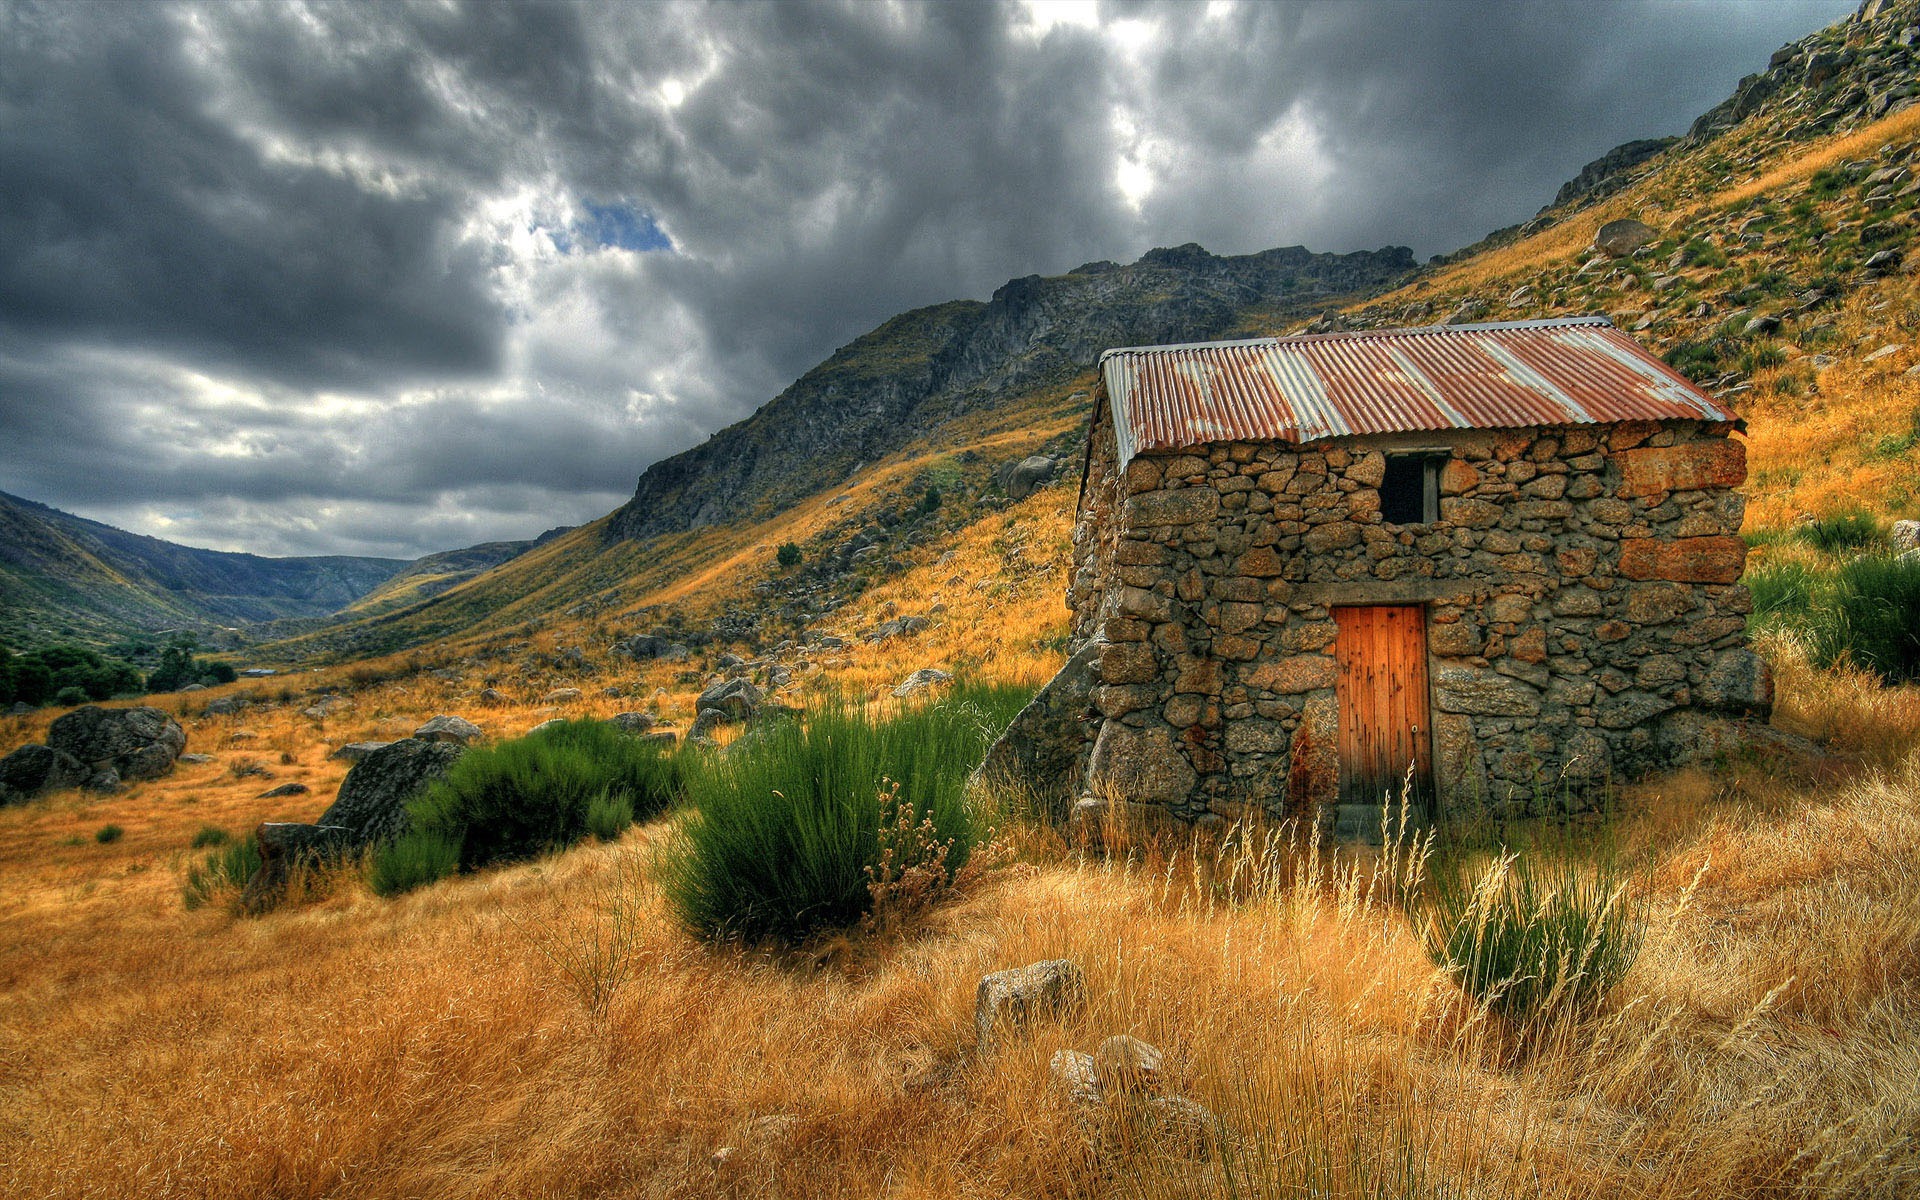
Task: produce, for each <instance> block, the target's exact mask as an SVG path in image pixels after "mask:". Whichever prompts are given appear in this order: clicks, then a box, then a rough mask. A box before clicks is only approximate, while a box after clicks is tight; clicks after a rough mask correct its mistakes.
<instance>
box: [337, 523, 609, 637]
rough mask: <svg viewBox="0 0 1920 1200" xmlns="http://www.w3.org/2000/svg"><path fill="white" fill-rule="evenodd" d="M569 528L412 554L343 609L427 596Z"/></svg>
mask: <svg viewBox="0 0 1920 1200" xmlns="http://www.w3.org/2000/svg"><path fill="white" fill-rule="evenodd" d="M572 529H573V526H571V525H562V526H559V527H557V528H554V529H549V530H547V531H546V532H545V533H543V534H541V535H540V536H539V537H537V538H527V539H524V540H522V541H517V542H481V543H480V544H479V545H477V546H467V547H464V548H462V549H459V550H443V551H441V552H440V553H438V554H429V555H427V556H425V557H424V558H416V559H414V560H413V561H412V562H411V563H408V564H407V565H406V566H405V567H403V568H401V569H400V571H399V572H398V573H396V574H394V575H393V576H391V577H390V578H388V579H387V580H386V581H385V582H383V583H381V584H380V585H379V586H378V587H376V588H374V589H373V590H372V591H370V592H368V593H367V594H366V595H364V596H361V597H360V598H359V599H357V600H355V601H354V602H353V603H352V604H351V605H349V606H348V607H347V609H346V610H345V612H346V615H350V616H354V617H371V616H378V615H379V614H381V613H386V612H392V611H394V610H395V609H399V608H405V607H406V606H408V605H410V604H417V603H419V602H420V601H422V600H427V599H431V598H432V597H434V596H438V595H439V594H440V593H442V592H444V591H446V590H448V589H449V588H453V587H457V586H459V585H460V584H463V583H465V582H466V581H467V580H469V579H472V578H473V577H474V576H476V575H479V574H481V573H482V572H485V571H490V570H492V569H493V568H494V567H497V566H499V565H500V564H501V563H504V562H509V561H511V560H513V559H515V558H518V557H520V556H521V555H522V554H525V553H526V552H527V551H529V550H531V549H533V548H534V547H535V546H544V545H546V544H547V543H548V542H550V541H552V540H553V539H554V538H557V537H559V536H560V535H561V534H563V533H568V532H571V531H572Z"/></svg>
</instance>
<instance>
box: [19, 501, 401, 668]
mask: <svg viewBox="0 0 1920 1200" xmlns="http://www.w3.org/2000/svg"><path fill="white" fill-rule="evenodd" d="M406 566H407V563H406V562H405V561H403V560H400V559H388V558H354V557H348V556H326V557H315V558H265V557H262V556H260V555H257V554H233V553H228V552H226V551H220V550H200V549H196V548H194V547H191V546H181V545H176V544H175V543H173V542H168V541H163V540H161V539H159V538H153V537H145V536H143V535H140V534H136V533H128V532H127V531H125V530H123V529H115V528H114V527H113V526H111V525H103V524H101V523H100V522H98V521H89V520H87V519H86V518H84V517H76V516H74V515H72V514H71V513H64V512H61V511H60V510H58V509H55V508H50V507H48V506H47V505H44V504H39V503H36V502H34V501H32V500H23V499H21V498H19V497H17V496H10V495H7V494H5V493H3V492H0V614H4V619H3V620H0V638H4V639H5V640H6V641H7V642H8V643H10V644H11V645H13V646H14V647H16V648H27V647H32V646H36V645H40V644H43V643H46V642H50V641H56V640H62V639H70V640H80V641H89V642H104V641H111V640H115V639H118V638H123V637H127V636H129V635H131V634H134V633H141V632H145V633H153V632H159V631H162V630H168V629H182V628H196V627H205V626H221V625H239V624H245V623H250V622H255V621H271V620H276V619H280V618H286V617H311V616H319V615H322V614H325V613H329V612H333V611H334V610H336V609H339V608H343V607H345V606H346V605H348V604H351V603H352V602H353V601H355V600H357V599H359V598H360V597H361V596H363V595H365V594H366V593H367V592H369V591H371V590H372V589H373V588H375V587H377V586H379V585H380V584H381V583H384V582H385V581H387V580H388V579H390V578H392V577H393V576H394V574H395V573H396V572H398V571H400V570H401V569H403V568H405V567H406Z"/></svg>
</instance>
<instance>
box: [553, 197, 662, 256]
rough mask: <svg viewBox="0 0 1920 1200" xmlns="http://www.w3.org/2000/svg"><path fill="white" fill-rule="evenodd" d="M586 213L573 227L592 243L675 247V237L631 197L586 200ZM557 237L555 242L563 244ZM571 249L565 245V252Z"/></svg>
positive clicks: (622, 247)
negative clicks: (612, 199) (608, 200)
mask: <svg viewBox="0 0 1920 1200" xmlns="http://www.w3.org/2000/svg"><path fill="white" fill-rule="evenodd" d="M580 207H581V208H582V209H584V210H585V211H586V214H587V215H586V216H585V217H583V218H582V219H580V220H578V221H575V222H574V225H573V231H574V233H576V234H577V235H579V238H580V240H581V241H582V242H584V243H585V244H586V245H587V246H588V247H602V246H612V247H614V248H616V249H620V250H671V249H673V239H672V238H670V237H668V236H667V234H666V231H665V230H663V229H661V228H660V224H659V222H657V221H655V220H654V219H653V217H652V216H651V215H650V214H648V213H647V212H646V211H645V210H643V209H641V208H640V207H638V206H637V205H635V204H632V203H631V202H629V201H625V200H619V201H615V202H614V203H612V204H596V203H594V202H593V201H591V200H582V201H581V202H580ZM559 240H560V239H558V238H555V239H554V241H555V244H556V245H557V244H559ZM566 249H568V248H567V247H562V250H563V252H564V251H565V250H566Z"/></svg>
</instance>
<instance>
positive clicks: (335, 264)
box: [0, 0, 1848, 554]
mask: <svg viewBox="0 0 1920 1200" xmlns="http://www.w3.org/2000/svg"><path fill="white" fill-rule="evenodd" d="M1847 7H1848V5H1847V3H1845V0H1753V2H1744V3H1743V2H1737V0H1727V2H1725V3H1706V2H1699V3H1693V4H1666V3H1654V2H1652V0H1643V2H1633V0H1619V2H1616V3H1604V4H1593V3H1584V2H1582V3H1503V4H1466V3H1431V4H1413V3H1401V2H1392V0H1390V2H1387V3H1357V2H1346V0H1341V2H1334V3H1294V4H1285V3H1248V4H1237V5H1235V4H1209V5H1190V4H1172V3H1155V2H1151V0H1142V2H1139V3H1108V4H1104V5H1101V6H1099V7H1097V8H1095V7H1092V6H1086V5H1073V4H1068V5H1046V4H1042V5H1038V6H1035V7H1034V8H1031V9H1030V8H1029V7H1028V6H1026V5H1024V4H1019V3H1011V2H1010V3H1005V4H969V3H943V4H886V5H883V4H876V3H864V2H855V0H848V2H845V3H835V4H815V5H800V4H784V3H783V4H715V5H673V6H666V5H660V6H652V5H648V6H641V5H630V4H497V3H484V4H427V3H421V4H385V3H359V4H327V3H310V4H294V3H278V2H275V3H257V4H245V3H210V4H149V5H116V6H107V5H83V4H77V3H63V4H33V3H7V2H6V0H0V488H5V489H7V490H11V491H16V492H19V493H21V494H24V495H28V496H31V497H33V498H35V499H40V500H45V501H47V502H50V503H54V504H57V505H62V506H64V507H69V508H73V509H76V510H78V511H81V512H83V513H85V514H86V515H89V516H94V517H97V518H99V519H103V520H110V521H115V522H116V523H120V524H125V525H128V526H129V527H132V528H135V529H138V530H140V531H142V532H149V533H154V534H157V535H160V536H166V537H172V538H175V539H177V540H183V541H188V542H192V543H195V544H206V545H217V546H220V547H223V548H237V549H250V550H255V551H259V552H264V553H315V552H333V551H339V552H355V553H387V554H412V553H419V552H424V551H427V550H432V549H438V548H444V547H446V546H449V545H453V544H459V543H464V542H468V541H478V540H486V539H491V538H500V537H514V536H527V535H529V534H532V533H535V532H538V531H539V530H541V529H544V528H546V527H548V526H551V525H554V524H560V523H573V522H577V521H580V520H585V519H589V518H591V517H593V516H597V515H599V514H600V513H602V512H605V511H607V510H608V509H609V508H611V507H613V506H614V505H616V504H617V503H619V502H620V500H621V499H622V498H623V497H624V496H625V494H627V493H628V492H629V491H630V490H631V487H632V483H633V479H634V477H635V476H636V475H637V474H638V473H639V472H640V471H641V470H642V469H643V468H644V467H645V466H646V465H647V464H648V463H649V462H651V461H653V460H655V459H657V458H659V457H661V456H663V455H665V454H668V453H672V452H674V451H677V450H680V449H683V448H685V447H687V446H689V445H692V444H694V443H695V442H697V441H698V440H699V439H700V438H701V437H702V436H704V435H705V434H706V433H709V432H711V431H712V430H714V429H716V428H718V427H719V426H721V425H724V424H726V423H728V422H731V421H734V420H737V419H739V418H741V417H743V416H745V415H747V414H748V413H749V412H751V411H752V409H753V408H755V407H757V406H758V405H759V404H761V403H764V402H765V401H766V400H767V399H769V398H770V397H771V396H772V395H773V394H774V393H776V392H777V391H778V390H779V389H780V388H781V387H782V386H784V385H785V384H786V383H788V382H790V381H791V380H792V379H793V378H794V377H795V376H797V375H798V374H799V373H800V372H801V371H803V370H805V369H806V368H807V367H808V366H810V365H812V364H813V363H815V362H817V361H819V360H820V359H822V358H823V357H825V356H826V355H827V354H828V353H830V352H831V351H832V350H833V349H834V348H835V347H836V346H838V345H841V344H844V343H845V342H847V341H849V340H851V339H852V338H853V337H855V336H858V335H859V334H860V333H862V332H864V331H865V330H866V329H869V328H871V327H872V326H874V325H875V324H877V323H879V322H880V321H881V320H884V319H885V318H886V317H888V316H890V315H892V314H894V313H896V312H898V311H901V310H903V309H906V308H909V307H913V306H916V305H921V304H927V303H933V302H937V301H940V300H945V299H949V298H952V297H955V296H984V295H986V294H987V293H988V292H990V291H991V290H992V289H993V288H994V287H996V286H997V285H998V284H999V283H1001V282H1002V281H1003V280H1005V279H1007V278H1008V277H1011V276H1016V275H1024V274H1028V273H1031V272H1036V271H1038V272H1055V271H1060V270H1065V269H1067V268H1070V267H1071V266H1073V265H1074V264H1076V263H1079V262H1083V261H1086V260H1089V259H1096V258H1112V259H1132V258H1135V257H1137V256H1138V255H1139V254H1140V253H1142V252H1143V251H1145V250H1146V249H1148V248H1150V247H1152V246H1155V245H1173V244H1178V243H1181V242H1186V241H1194V240H1197V241H1200V242H1202V243H1203V244H1205V245H1207V246H1208V247H1209V248H1212V249H1215V250H1218V251H1223V252H1246V251H1252V250H1257V249H1261V248H1265V247H1268V246H1273V245H1282V244H1292V243H1304V244H1306V245H1308V246H1311V247H1314V248H1317V249H1354V248H1365V247H1375V246H1380V245H1384V244H1389V243H1409V244H1412V245H1413V246H1414V247H1415V248H1416V250H1418V251H1419V252H1421V253H1431V252H1435V251H1440V250H1447V249H1452V248H1454V247H1455V246H1457V245H1460V244H1463V243H1465V242H1468V241H1471V240H1473V239H1475V238H1477V237H1478V236H1480V235H1481V234H1483V233H1485V232H1487V231H1488V230H1489V229H1491V228H1493V227H1495V226H1497V225H1502V224H1507V223H1510V222H1512V221H1515V220H1520V219H1524V218H1525V217H1526V216H1528V215H1530V214H1531V213H1532V211H1533V210H1534V209H1535V208H1536V207H1538V206H1539V205H1540V204H1541V203H1542V202H1544V201H1545V200H1547V199H1548V198H1550V197H1551V195H1552V193H1553V191H1554V189H1555V188H1556V187H1557V186H1558V184H1559V183H1560V182H1561V181H1562V180H1563V179H1565V178H1567V177H1568V176H1570V175H1571V174H1572V173H1573V172H1574V171H1575V170H1577V169H1578V168H1579V167H1580V166H1581V165H1582V164H1583V163H1585V162H1586V161H1588V160H1589V159H1591V158H1593V157H1595V156H1597V155H1598V154H1600V153H1601V152H1603V151H1605V150H1606V149H1607V148H1609V147H1610V146H1612V145H1614V144H1616V143H1618V142H1620V141H1624V140H1627V139H1629V138H1634V137H1643V136H1650V135H1653V134H1658V133H1665V132H1676V131H1678V130H1680V129H1682V128H1683V127H1684V126H1685V125H1686V124H1687V122H1688V121H1689V120H1690V119H1691V118H1692V117H1693V116H1694V115H1696V114H1697V113H1698V112H1700V111H1702V110H1704V109H1706V108H1708V107H1710V106H1711V105H1712V104H1713V103H1715V102H1717V101H1718V100H1719V99H1721V98H1723V97H1724V96H1725V95H1726V94H1727V93H1728V91H1729V90H1730V89H1731V87H1732V85H1733V83H1734V82H1735V80H1736V79H1737V78H1738V77H1739V76H1740V75H1741V74H1743V73H1745V72H1747V71H1750V70H1752V69H1755V68H1757V67H1759V66H1761V65H1763V64H1764V62H1765V57H1766V55H1767V53H1768V52H1769V51H1771V50H1772V49H1773V48H1774V47H1775V46H1777V45H1779V44H1781V43H1782V42H1785V41H1787V40H1791V39H1792V38H1795V37H1798V36H1801V35H1803V34H1805V33H1807V32H1810V31H1811V30H1812V29H1814V28H1816V27H1818V26H1819V25H1821V24H1823V23H1825V22H1827V21H1830V20H1832V19H1834V18H1836V17H1838V16H1840V15H1842V14H1843V13H1844V12H1845V11H1846V9H1847Z"/></svg>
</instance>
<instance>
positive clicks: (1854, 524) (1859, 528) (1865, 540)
mask: <svg viewBox="0 0 1920 1200" xmlns="http://www.w3.org/2000/svg"><path fill="white" fill-rule="evenodd" d="M1795 532H1796V533H1797V534H1798V535H1799V537H1800V539H1801V540H1802V541H1804V542H1806V543H1807V544H1808V545H1812V546H1818V547H1819V548H1820V549H1822V550H1825V551H1826V552H1827V553H1828V554H1838V553H1840V552H1841V551H1843V550H1858V549H1860V548H1861V547H1863V546H1870V545H1872V544H1873V543H1875V542H1877V541H1879V540H1880V522H1878V521H1876V520H1874V519H1873V516H1872V514H1870V513H1866V512H1862V511H1860V510H1859V509H1850V510H1848V511H1846V512H1837V513H1829V514H1827V515H1826V516H1824V517H1821V518H1820V519H1819V520H1817V521H1814V522H1813V523H1811V524H1808V525H1802V526H1800V527H1799V528H1798V529H1797V530H1796V531H1795Z"/></svg>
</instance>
